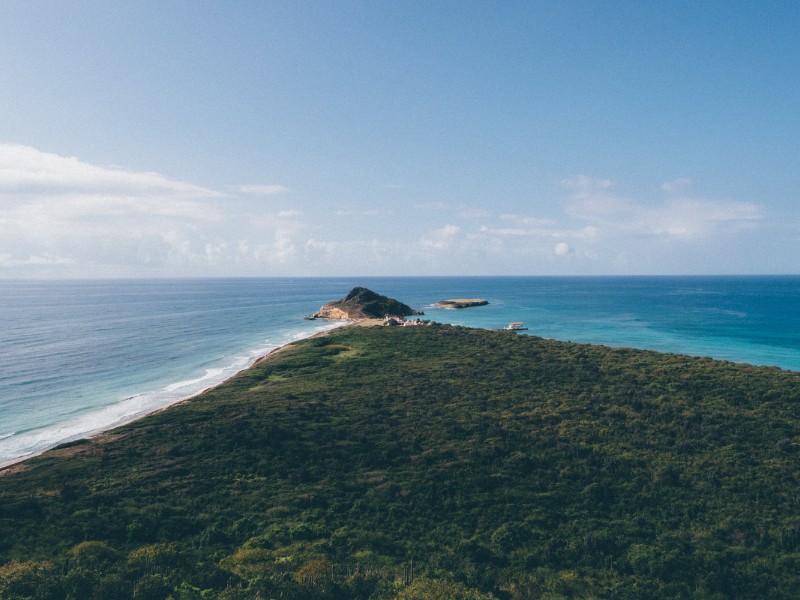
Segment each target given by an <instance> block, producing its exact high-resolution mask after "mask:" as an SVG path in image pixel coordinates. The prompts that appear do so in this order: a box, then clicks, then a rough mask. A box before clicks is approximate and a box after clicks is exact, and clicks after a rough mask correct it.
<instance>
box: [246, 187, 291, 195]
mask: <svg viewBox="0 0 800 600" xmlns="http://www.w3.org/2000/svg"><path fill="white" fill-rule="evenodd" d="M236 189H237V190H238V191H240V192H242V193H243V194H254V195H257V196H273V195H275V194H285V193H287V192H290V191H291V190H290V189H289V188H287V187H284V186H282V185H276V184H251V185H240V186H237V187H236Z"/></svg>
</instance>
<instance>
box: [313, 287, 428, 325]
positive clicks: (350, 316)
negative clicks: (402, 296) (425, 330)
mask: <svg viewBox="0 0 800 600" xmlns="http://www.w3.org/2000/svg"><path fill="white" fill-rule="evenodd" d="M421 314H424V313H422V312H421V311H416V310H414V309H412V308H411V307H410V306H408V305H407V304H403V303H402V302H400V301H399V300H395V299H394V298H389V297H387V296H381V295H380V294H377V293H375V292H373V291H372V290H368V289H367V288H364V287H356V288H353V289H352V290H350V293H348V294H347V296H345V297H344V298H342V299H341V300H336V301H335V302H329V303H328V304H325V305H324V306H322V307H321V308H320V309H319V310H318V311H317V312H315V313H314V314H313V315H309V316H308V317H306V318H307V319H336V320H341V321H357V320H359V319H382V318H383V317H385V316H386V315H396V316H398V317H407V316H410V315H421Z"/></svg>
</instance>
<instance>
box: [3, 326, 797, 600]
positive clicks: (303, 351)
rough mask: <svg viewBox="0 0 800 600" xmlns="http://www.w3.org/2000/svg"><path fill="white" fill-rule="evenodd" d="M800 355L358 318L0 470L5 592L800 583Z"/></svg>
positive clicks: (772, 588)
mask: <svg viewBox="0 0 800 600" xmlns="http://www.w3.org/2000/svg"><path fill="white" fill-rule="evenodd" d="M798 399H800V376H798V374H797V373H790V372H784V371H780V370H778V369H771V368H756V367H750V366H745V365H734V364H730V363H724V362H718V361H713V360H710V359H701V358H698V359H694V358H688V357H683V356H676V355H665V354H658V353H653V352H643V351H635V350H627V349H609V348H604V347H598V346H584V345H576V344H568V343H561V342H553V341H547V340H542V339H539V338H535V337H528V336H519V335H516V334H509V333H507V332H501V331H495V332H492V331H480V330H472V329H466V328H459V327H446V326H436V325H434V326H431V327H410V328H381V327H376V328H359V327H348V328H345V329H342V330H337V331H335V332H333V333H331V334H330V335H327V336H325V337H319V338H314V339H309V340H304V341H302V342H299V343H297V344H294V345H292V346H290V347H289V348H287V349H285V350H284V351H282V352H279V353H276V354H274V355H273V356H271V357H270V358H269V359H268V360H265V361H262V362H260V363H258V364H257V365H255V366H254V367H253V368H251V369H249V370H248V371H245V372H243V373H241V374H240V375H239V376H237V377H236V378H234V379H232V380H231V381H229V382H228V383H226V384H225V385H223V386H220V387H218V388H216V389H214V390H211V391H209V392H207V393H205V394H203V395H202V396H200V397H198V398H196V399H195V400H193V401H191V402H189V403H185V404H182V405H178V406H175V407H173V408H171V409H169V410H168V411H165V412H163V413H160V414H158V415H153V416H151V417H148V418H146V419H142V420H141V421H137V422H136V423H132V424H130V425H128V426H125V427H122V428H120V429H117V430H114V431H113V432H111V433H110V434H108V435H107V436H105V437H103V438H99V439H98V440H94V441H91V442H89V441H87V442H83V443H80V444H73V445H70V446H69V447H63V448H61V449H57V450H55V451H53V452H50V453H48V454H46V455H43V456H41V457H38V458H36V459H32V460H30V461H28V462H26V463H25V464H24V469H22V470H20V471H19V472H15V473H11V474H8V475H5V476H3V477H0V598H2V599H7V598H81V599H89V598H109V599H110V598H114V599H126V598H136V599H137V600H138V599H140V598H161V599H163V598H168V597H171V598H175V599H196V598H221V599H233V598H237V599H238V598H297V599H300V598H302V599H314V598H363V599H367V598H373V599H376V600H377V599H389V598H397V599H420V598H426V599H433V598H436V599H447V598H454V599H455V598H458V599H487V598H501V599H527V598H549V599H553V598H631V599H633V598H636V599H639V598H720V599H721V598H786V599H788V598H797V597H800V493H798V490H800V460H799V459H800V456H799V454H800V428H798V425H800V414H799V413H800V405H798Z"/></svg>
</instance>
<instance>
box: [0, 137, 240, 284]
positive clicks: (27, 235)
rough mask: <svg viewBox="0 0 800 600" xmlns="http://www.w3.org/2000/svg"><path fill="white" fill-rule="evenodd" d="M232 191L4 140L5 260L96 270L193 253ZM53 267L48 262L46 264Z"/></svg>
mask: <svg viewBox="0 0 800 600" xmlns="http://www.w3.org/2000/svg"><path fill="white" fill-rule="evenodd" d="M225 198H227V195H226V194H223V193H221V192H217V191H215V190H211V189H208V188H205V187H202V186H198V185H194V184H192V183H187V182H183V181H177V180H173V179H170V178H168V177H165V176H163V175H160V174H158V173H151V172H136V171H131V170H126V169H121V168H119V167H112V168H110V167H102V166H97V165H92V164H89V163H86V162H84V161H81V160H79V159H77V158H74V157H63V156H59V155H56V154H52V153H48V152H41V151H39V150H36V149H35V148H31V147H28V146H21V145H15V144H0V253H2V255H3V257H4V258H3V260H2V261H0V266H2V267H11V266H14V267H30V268H32V269H33V268H35V269H36V270H37V272H42V273H44V272H48V273H53V274H55V273H67V272H70V273H72V272H74V273H76V274H83V275H90V274H92V273H94V272H97V271H96V269H97V268H98V265H106V266H107V267H108V268H103V269H105V271H103V269H100V271H103V272H104V274H105V272H107V271H109V269H111V272H113V273H114V274H116V273H118V272H120V271H124V270H125V269H127V268H129V267H131V266H135V265H139V266H152V265H167V264H172V265H176V264H186V263H188V262H192V261H193V260H194V255H195V253H194V252H193V248H194V247H195V246H196V243H195V241H194V239H195V238H196V235H197V232H198V231H202V230H204V229H205V228H207V227H210V226H212V225H217V224H219V223H220V222H222V221H223V220H224V219H225V214H224V212H223V211H222V210H221V207H220V206H219V203H220V202H221V201H224V199H225ZM46 267H47V268H48V269H45V268H46Z"/></svg>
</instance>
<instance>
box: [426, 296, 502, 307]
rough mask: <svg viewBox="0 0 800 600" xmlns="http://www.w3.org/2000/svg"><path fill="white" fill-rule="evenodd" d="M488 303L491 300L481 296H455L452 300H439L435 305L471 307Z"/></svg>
mask: <svg viewBox="0 0 800 600" xmlns="http://www.w3.org/2000/svg"><path fill="white" fill-rule="evenodd" d="M486 304H489V301H488V300H483V299H481V298H453V299H451V300H439V302H437V303H436V304H434V306H435V307H436V308H469V307H471V306H484V305H486Z"/></svg>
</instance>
